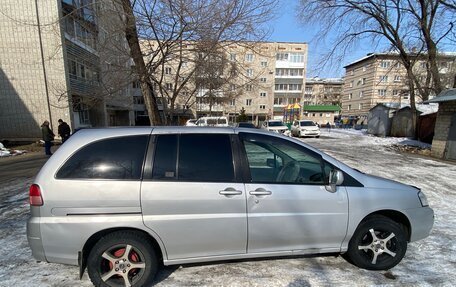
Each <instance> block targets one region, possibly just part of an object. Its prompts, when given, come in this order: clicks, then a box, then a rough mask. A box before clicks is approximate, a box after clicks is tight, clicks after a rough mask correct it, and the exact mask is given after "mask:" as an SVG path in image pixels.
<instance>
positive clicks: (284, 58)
mask: <svg viewBox="0 0 456 287" xmlns="http://www.w3.org/2000/svg"><path fill="white" fill-rule="evenodd" d="M276 60H277V61H288V53H277V54H276Z"/></svg>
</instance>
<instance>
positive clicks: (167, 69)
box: [165, 67, 171, 75]
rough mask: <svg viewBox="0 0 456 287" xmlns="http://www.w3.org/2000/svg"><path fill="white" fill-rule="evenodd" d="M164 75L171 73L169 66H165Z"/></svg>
mask: <svg viewBox="0 0 456 287" xmlns="http://www.w3.org/2000/svg"><path fill="white" fill-rule="evenodd" d="M165 75H171V67H166V68H165Z"/></svg>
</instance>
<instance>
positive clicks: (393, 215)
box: [356, 209, 412, 242]
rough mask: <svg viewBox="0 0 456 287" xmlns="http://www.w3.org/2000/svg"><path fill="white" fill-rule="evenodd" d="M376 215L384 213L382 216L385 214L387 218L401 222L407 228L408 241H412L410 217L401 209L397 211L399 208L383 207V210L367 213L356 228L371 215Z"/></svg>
mask: <svg viewBox="0 0 456 287" xmlns="http://www.w3.org/2000/svg"><path fill="white" fill-rule="evenodd" d="M374 215H382V216H385V217H387V218H389V219H391V220H393V221H395V222H397V223H399V224H401V226H402V227H403V228H404V230H405V234H406V238H407V241H409V242H410V238H411V235H412V226H411V223H410V220H409V219H408V217H407V216H406V215H405V214H404V213H402V212H400V211H397V210H392V209H383V210H377V211H374V212H371V213H369V214H368V215H366V216H365V217H364V218H363V220H361V221H360V222H359V224H358V226H357V227H356V228H358V227H359V225H360V224H361V223H363V222H364V221H366V220H367V219H368V218H369V217H372V216H374Z"/></svg>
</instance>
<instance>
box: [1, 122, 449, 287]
mask: <svg viewBox="0 0 456 287" xmlns="http://www.w3.org/2000/svg"><path fill="white" fill-rule="evenodd" d="M302 140H303V141H304V142H306V143H308V144H310V145H313V146H315V147H317V148H319V149H321V150H323V151H325V152H327V153H328V154H330V155H332V156H333V157H335V158H337V159H339V160H341V161H343V162H345V163H346V164H348V165H350V166H352V167H354V168H357V169H359V170H361V171H363V172H367V173H371V174H375V175H379V176H383V177H388V178H391V179H394V180H398V181H401V182H404V183H407V184H413V185H415V186H418V187H420V188H421V189H422V190H423V191H424V192H425V194H426V195H427V196H428V199H429V202H430V205H431V207H433V208H434V211H435V216H436V218H435V225H434V228H433V230H432V233H431V235H430V236H429V237H428V238H426V239H424V240H421V241H418V242H413V243H411V244H409V247H408V251H407V254H406V256H405V258H404V259H403V261H402V262H401V263H399V265H398V266H396V267H395V268H393V269H392V270H390V271H388V272H385V271H382V272H375V271H366V270H361V269H359V268H356V267H354V266H352V265H350V264H349V263H347V262H345V261H344V260H343V259H342V258H341V257H337V258H335V257H325V256H311V257H304V258H288V259H271V260H257V261H243V262H229V263H226V262H225V263H216V264H193V265H185V266H170V267H165V268H163V269H162V270H161V271H160V273H159V274H158V278H157V281H156V283H157V286H289V287H295V286H296V287H297V286H334V285H340V286H454V285H455V284H456V274H455V273H454V270H455V269H456V241H455V240H454V238H456V216H455V213H456V212H455V211H454V206H456V190H455V186H456V185H455V183H456V182H455V179H456V165H454V164H452V163H448V162H443V161H438V160H434V159H431V158H426V157H421V156H417V155H411V154H401V153H397V152H395V151H393V150H391V149H388V146H389V145H391V144H396V143H400V142H403V141H404V140H407V139H391V138H377V137H372V136H368V135H366V134H365V133H364V132H363V131H354V130H334V129H333V130H331V132H330V133H328V131H326V130H323V131H322V136H321V137H320V138H318V139H314V138H306V139H302ZM0 164H2V163H1V162H0ZM31 182H32V178H30V177H25V178H12V179H10V180H7V181H3V182H1V183H0V202H1V203H0V220H1V221H0V254H2V256H1V257H0V286H92V285H91V283H90V280H89V279H88V277H87V274H85V275H84V277H83V279H82V281H79V280H78V267H76V266H65V265H58V264H49V263H36V262H35V261H34V259H33V258H32V257H31V251H30V249H29V247H28V245H27V239H26V236H25V222H26V218H27V216H28V204H27V187H28V186H29V185H30V183H31Z"/></svg>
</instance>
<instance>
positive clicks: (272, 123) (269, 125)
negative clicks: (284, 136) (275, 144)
mask: <svg viewBox="0 0 456 287" xmlns="http://www.w3.org/2000/svg"><path fill="white" fill-rule="evenodd" d="M261 128H262V129H265V130H268V131H272V132H276V133H285V132H286V131H288V127H287V126H286V125H285V124H284V123H283V122H282V121H281V120H268V121H264V122H263V124H262V125H261Z"/></svg>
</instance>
